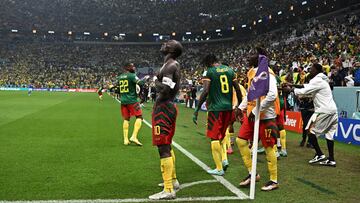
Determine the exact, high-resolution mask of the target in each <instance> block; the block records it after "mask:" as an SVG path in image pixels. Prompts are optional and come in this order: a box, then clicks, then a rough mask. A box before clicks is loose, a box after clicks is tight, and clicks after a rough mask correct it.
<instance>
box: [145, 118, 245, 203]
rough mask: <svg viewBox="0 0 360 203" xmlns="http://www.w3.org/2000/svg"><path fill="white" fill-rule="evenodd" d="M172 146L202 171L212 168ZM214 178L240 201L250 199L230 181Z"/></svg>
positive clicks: (177, 145) (176, 144)
mask: <svg viewBox="0 0 360 203" xmlns="http://www.w3.org/2000/svg"><path fill="white" fill-rule="evenodd" d="M143 122H144V123H145V124H146V125H147V126H149V127H150V128H152V126H151V124H150V123H149V122H147V121H146V120H145V119H144V120H143ZM172 145H173V146H174V147H175V148H176V149H178V150H179V151H181V152H182V153H183V154H184V155H185V156H187V157H188V158H189V159H191V160H192V161H193V162H195V163H196V164H197V165H198V166H200V167H201V168H202V169H204V170H205V171H207V170H209V169H210V167H209V166H207V165H206V164H205V163H203V162H202V161H200V160H199V159H198V158H197V157H195V156H194V155H193V154H191V153H190V152H189V151H187V150H186V149H184V148H183V147H182V146H181V145H179V144H178V143H176V142H175V141H173V142H172ZM213 177H214V178H215V179H216V180H217V181H219V182H220V183H221V184H223V185H224V186H225V187H226V188H227V189H228V190H230V191H231V192H232V193H234V194H235V195H236V196H237V197H239V198H240V199H248V198H249V196H247V195H246V194H245V193H243V192H242V191H241V190H239V189H238V188H237V187H235V186H234V185H233V184H231V183H230V182H229V181H228V180H226V179H225V178H224V177H222V176H215V175H213Z"/></svg>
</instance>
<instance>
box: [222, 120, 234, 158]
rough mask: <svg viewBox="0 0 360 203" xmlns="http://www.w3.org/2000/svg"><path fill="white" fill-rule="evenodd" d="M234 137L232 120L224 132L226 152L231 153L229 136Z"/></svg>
mask: <svg viewBox="0 0 360 203" xmlns="http://www.w3.org/2000/svg"><path fill="white" fill-rule="evenodd" d="M232 137H234V122H232V123H231V124H230V125H229V127H228V128H227V129H226V134H225V138H224V140H225V144H226V149H227V151H226V152H227V153H228V154H232V153H233V149H232V146H231V138H232Z"/></svg>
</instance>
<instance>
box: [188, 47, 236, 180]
mask: <svg viewBox="0 0 360 203" xmlns="http://www.w3.org/2000/svg"><path fill="white" fill-rule="evenodd" d="M203 64H204V65H205V66H206V67H208V69H207V72H206V75H205V78H204V79H203V85H204V90H203V92H202V94H201V96H200V100H199V103H198V106H197V107H196V109H195V112H194V116H193V121H194V123H195V124H197V116H198V112H199V109H200V108H201V106H202V104H203V103H204V102H205V100H206V98H207V100H206V104H207V109H208V121H207V136H208V137H209V138H210V139H211V150H212V156H213V159H214V162H215V165H216V169H214V170H208V171H207V172H208V173H209V174H211V175H221V176H222V175H224V170H223V167H227V166H228V162H227V159H225V160H224V161H223V162H222V161H221V160H223V159H222V155H223V154H226V152H225V153H222V150H225V149H224V148H223V147H221V142H222V140H223V139H224V137H225V133H226V129H227V127H228V126H229V124H230V122H231V119H232V110H233V108H232V107H233V105H232V99H233V87H234V89H235V92H236V96H237V98H238V101H241V100H242V97H241V92H240V88H239V85H236V84H237V82H236V76H235V73H234V71H233V70H232V69H231V68H230V67H228V66H225V65H221V64H220V63H219V62H218V60H217V58H216V56H215V55H213V54H209V55H207V56H206V57H205V59H204V60H203ZM240 113H241V112H240V111H238V109H237V108H235V117H236V118H238V117H239V114H240Z"/></svg>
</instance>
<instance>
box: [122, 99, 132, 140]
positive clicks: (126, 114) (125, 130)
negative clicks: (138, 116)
mask: <svg viewBox="0 0 360 203" xmlns="http://www.w3.org/2000/svg"><path fill="white" fill-rule="evenodd" d="M121 115H122V117H123V120H124V121H123V137H124V145H129V144H130V142H129V125H130V114H129V110H128V108H127V105H124V104H122V105H121Z"/></svg>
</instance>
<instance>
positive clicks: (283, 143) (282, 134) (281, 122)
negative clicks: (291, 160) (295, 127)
mask: <svg viewBox="0 0 360 203" xmlns="http://www.w3.org/2000/svg"><path fill="white" fill-rule="evenodd" d="M284 113H285V112H284V110H282V111H281V114H280V115H278V116H277V117H276V124H277V127H278V129H279V138H280V140H278V145H279V142H280V146H281V150H280V152H279V155H280V156H282V157H286V156H287V151H286V130H285V128H284V124H285V119H284Z"/></svg>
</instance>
